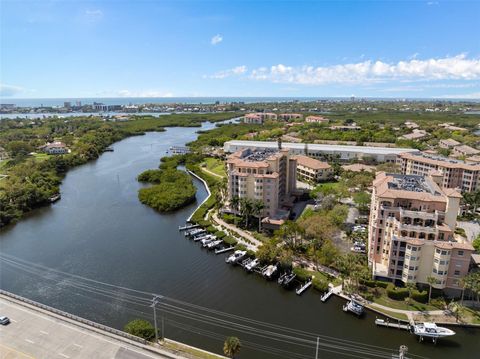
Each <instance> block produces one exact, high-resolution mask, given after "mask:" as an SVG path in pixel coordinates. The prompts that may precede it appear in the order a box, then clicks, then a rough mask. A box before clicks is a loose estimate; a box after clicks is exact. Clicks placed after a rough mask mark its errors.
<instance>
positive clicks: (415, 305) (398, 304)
mask: <svg viewBox="0 0 480 359" xmlns="http://www.w3.org/2000/svg"><path fill="white" fill-rule="evenodd" d="M373 301H374V302H375V303H378V304H381V305H385V306H387V307H390V308H394V309H402V310H420V311H423V310H439V309H440V308H437V307H435V306H433V305H430V304H423V303H419V302H417V301H415V300H413V299H412V300H411V301H410V304H409V305H408V304H407V302H406V301H402V300H393V299H391V298H389V297H387V295H386V293H383V294H382V296H381V297H379V298H375V297H374V299H373Z"/></svg>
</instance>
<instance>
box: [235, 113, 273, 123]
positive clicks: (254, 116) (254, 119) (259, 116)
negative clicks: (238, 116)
mask: <svg viewBox="0 0 480 359" xmlns="http://www.w3.org/2000/svg"><path fill="white" fill-rule="evenodd" d="M276 119H277V114H275V113H270V112H257V113H248V114H246V115H245V116H243V122H244V123H256V124H262V123H263V122H264V121H265V120H276Z"/></svg>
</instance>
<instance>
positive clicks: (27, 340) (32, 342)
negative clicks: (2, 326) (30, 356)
mask: <svg viewBox="0 0 480 359" xmlns="http://www.w3.org/2000/svg"><path fill="white" fill-rule="evenodd" d="M25 341H26V342H28V343H30V344H35V342H34V341H33V340H30V339H25Z"/></svg>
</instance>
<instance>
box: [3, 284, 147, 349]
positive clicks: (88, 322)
mask: <svg viewBox="0 0 480 359" xmlns="http://www.w3.org/2000/svg"><path fill="white" fill-rule="evenodd" d="M0 294H2V295H4V296H6V297H10V298H13V299H16V300H18V301H20V302H23V303H27V304H29V305H32V306H34V307H37V308H40V309H43V310H46V311H49V312H52V313H54V314H57V315H60V316H62V317H65V318H68V319H71V320H74V321H77V322H79V323H82V324H86V325H88V326H91V327H93V328H97V329H100V330H103V331H106V332H108V333H112V334H115V335H118V336H121V337H124V338H126V339H130V340H133V341H135V342H139V343H141V344H148V341H146V340H145V339H142V338H139V337H136V336H135V335H131V334H128V333H125V332H123V331H121V330H118V329H114V328H111V327H108V326H106V325H103V324H99V323H96V322H93V321H91V320H88V319H85V318H82V317H79V316H77V315H73V314H70V313H67V312H64V311H63V310H59V309H56V308H52V307H50V306H48V305H45V304H42V303H38V302H35V301H34V300H31V299H27V298H24V297H21V296H19V295H16V294H13V293H10V292H7V291H6V290H3V289H0Z"/></svg>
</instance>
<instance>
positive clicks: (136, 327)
mask: <svg viewBox="0 0 480 359" xmlns="http://www.w3.org/2000/svg"><path fill="white" fill-rule="evenodd" d="M123 330H124V331H125V332H127V333H128V334H132V335H135V336H137V337H140V338H143V339H146V340H152V339H153V338H155V328H154V327H153V325H152V324H151V323H150V322H148V321H146V320H143V319H135V320H132V321H131V322H129V323H128V324H127V325H125V327H124V329H123Z"/></svg>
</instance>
